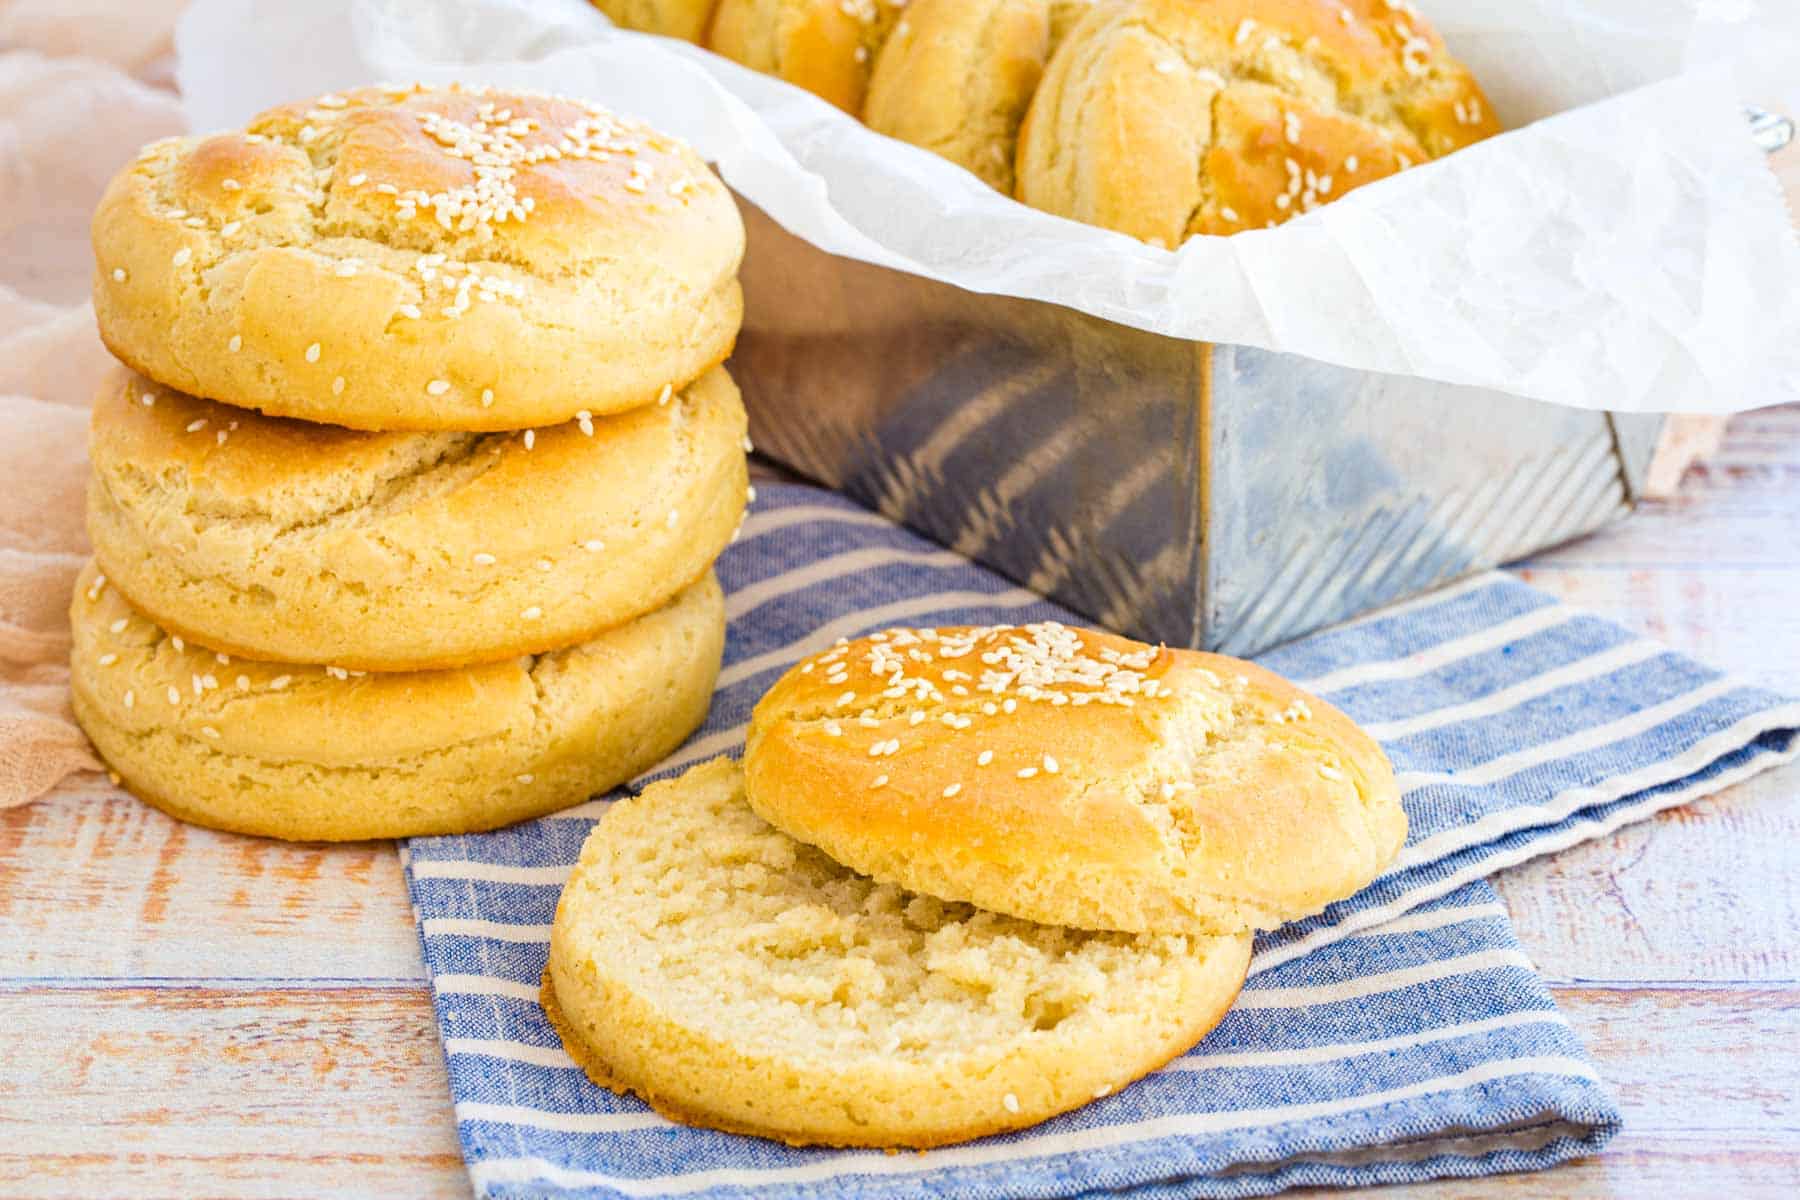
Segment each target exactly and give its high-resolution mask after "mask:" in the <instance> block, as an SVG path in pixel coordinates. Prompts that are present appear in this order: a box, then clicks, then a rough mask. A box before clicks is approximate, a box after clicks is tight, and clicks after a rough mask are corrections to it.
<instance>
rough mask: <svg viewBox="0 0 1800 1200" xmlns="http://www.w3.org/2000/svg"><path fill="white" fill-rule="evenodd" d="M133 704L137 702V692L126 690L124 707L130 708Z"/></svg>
mask: <svg viewBox="0 0 1800 1200" xmlns="http://www.w3.org/2000/svg"><path fill="white" fill-rule="evenodd" d="M135 704H137V693H136V692H133V691H129V690H127V691H126V693H125V707H126V708H131V707H132V706H134V705H135Z"/></svg>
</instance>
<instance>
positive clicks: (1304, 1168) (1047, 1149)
mask: <svg viewBox="0 0 1800 1200" xmlns="http://www.w3.org/2000/svg"><path fill="white" fill-rule="evenodd" d="M718 571H719V576H720V579H721V580H722V581H723V583H724V585H725V589H726V592H727V595H728V601H727V603H728V605H729V610H730V615H731V632H730V638H729V640H728V642H727V647H726V652H725V668H724V673H723V675H722V677H721V679H720V682H719V692H718V695H717V697H716V698H715V700H714V702H713V708H712V713H711V716H710V718H709V720H708V722H707V724H706V726H705V728H704V729H703V730H702V731H701V732H700V733H699V734H697V735H696V736H695V737H694V738H693V739H691V740H690V742H689V743H688V745H687V746H686V747H685V748H684V749H683V750H681V751H680V752H678V753H677V754H676V755H674V756H673V757H672V758H671V759H670V760H668V762H667V763H665V764H664V765H663V766H662V767H660V768H658V770H657V771H655V772H653V773H652V774H651V775H650V776H646V779H648V778H654V777H658V776H661V775H664V774H669V773H673V772H675V771H678V770H680V769H682V768H684V767H686V766H688V765H690V764H692V763H695V762H699V761H701V760H703V759H706V758H709V757H711V756H713V755H717V754H725V753H734V752H736V751H737V749H738V748H739V746H740V744H741V741H742V736H743V723H744V721H745V719H746V718H747V716H748V715H749V712H750V708H751V706H752V704H754V702H755V700H756V698H757V697H758V696H759V695H761V693H762V692H763V690H764V689H765V688H767V687H768V686H769V684H771V683H772V682H773V681H774V680H775V678H776V677H777V676H778V675H779V674H780V673H781V672H782V671H783V670H784V669H786V667H787V666H788V665H789V664H790V663H792V662H793V661H794V660H795V659H797V658H799V657H800V656H802V655H804V654H808V653H811V652H813V651H816V650H819V649H822V648H824V647H826V646H828V645H829V644H830V643H831V642H832V641H833V640H834V639H836V638H838V637H840V636H855V635H858V634H861V633H864V632H867V631H870V630H874V629H878V628H882V627H884V626H888V625H892V624H900V623H912V624H954V623H965V622H976V623H994V622H1003V621H1026V620H1033V619H1041V618H1046V617H1057V618H1061V619H1067V620H1073V618H1071V617H1069V616H1068V614H1066V613H1063V612H1062V611H1060V610H1059V609H1057V608H1056V607H1055V606H1053V605H1051V604H1049V603H1046V602H1045V601H1043V600H1041V599H1039V598H1038V597H1036V596H1034V595H1031V594H1030V593H1027V592H1024V591H1022V590H1020V589H1018V588H1015V587H1012V586H1010V585H1009V584H1007V583H1006V582H1005V581H1003V580H1001V579H999V578H998V577H996V576H994V575H992V574H990V573H988V572H986V571H984V570H982V569H980V568H978V567H974V566H971V565H970V564H969V563H967V562H966V561H964V560H962V559H961V558H959V557H957V556H956V555H953V554H950V553H948V552H946V551H944V550H941V549H938V548H936V547H934V546H932V545H930V544H929V543H927V542H924V541H922V540H920V539H919V538H917V537H915V536H913V535H912V534H910V533H908V532H906V531H904V530H901V529H898V528H896V527H894V526H893V525H891V524H889V523H888V522H886V521H883V520H881V519H880V518H878V517H875V516H872V515H870V514H869V513H867V512H865V511H863V510H861V509H858V508H856V507H854V506H852V505H850V504H849V503H847V502H845V501H843V500H841V499H839V498H837V497H835V496H832V495H831V494H829V493H825V492H820V491H816V490H813V489H810V488H802V487H792V486H770V487H766V488H764V489H763V496H762V499H761V500H760V501H759V503H758V505H757V509H756V511H755V513H754V514H753V515H752V516H751V518H750V519H749V521H748V522H747V523H746V525H745V528H744V532H743V537H742V538H741V539H740V540H739V541H738V542H737V543H736V544H735V545H734V546H733V547H732V548H731V549H730V550H728V551H727V552H726V554H725V555H724V557H723V558H722V559H721V560H720V562H719V567H718ZM1262 661H1263V662H1264V663H1266V664H1267V665H1268V666H1270V667H1271V668H1273V669H1275V670H1277V671H1279V672H1281V673H1283V674H1285V675H1288V676H1290V677H1292V678H1294V679H1297V680H1299V681H1300V682H1302V683H1304V684H1305V685H1306V686H1308V687H1309V688H1311V689H1312V690H1314V691H1316V692H1319V693H1321V694H1323V695H1325V696H1326V697H1328V698H1329V699H1331V700H1332V701H1333V702H1334V703H1336V704H1338V705H1340V706H1342V707H1343V708H1345V709H1346V710H1348V711H1349V712H1350V713H1351V714H1353V715H1354V716H1355V717H1356V718H1357V719H1358V720H1360V721H1362V722H1363V723H1364V724H1366V725H1367V726H1369V727H1370V728H1371V729H1372V730H1373V731H1374V733H1375V734H1376V735H1377V736H1378V737H1379V738H1380V739H1381V740H1382V742H1383V743H1384V744H1385V745H1386V747H1387V749H1388V753H1389V754H1390V755H1391V756H1392V757H1393V760H1394V764H1395V766H1396V768H1397V769H1398V770H1399V772H1400V778H1401V781H1402V785H1403V786H1404V788H1405V793H1406V796H1405V802H1406V808H1407V812H1408V815H1409V816H1410V818H1411V821H1412V829H1411V835H1410V838H1409V841H1408V845H1407V848H1406V850H1405V852H1404V853H1403V855H1402V856H1401V858H1400V861H1399V862H1398V863H1397V864H1396V865H1395V867H1394V869H1393V870H1392V871H1390V872H1389V873H1388V874H1387V875H1385V876H1384V877H1382V878H1381V879H1380V880H1378V881H1377V882H1376V883H1375V884H1374V885H1373V886H1372V887H1370V888H1369V889H1368V890H1367V891H1365V892H1364V893H1363V894H1361V895H1359V896H1357V897H1355V898H1354V899H1351V900H1348V901H1345V902H1343V903H1341V904H1338V905H1334V906H1333V907H1332V908H1331V909H1330V910H1328V911H1327V912H1325V913H1323V914H1321V915H1320V916H1318V917H1315V918H1313V919H1311V920H1308V921H1303V922H1300V923H1299V924H1296V925H1294V926H1291V927H1289V928H1287V929H1283V930H1281V931H1280V932H1278V933H1275V934H1271V935H1269V936H1266V937H1264V938H1262V939H1261V940H1260V942H1259V943H1258V947H1257V953H1256V957H1255V960H1254V962H1253V964H1252V966H1251V975H1250V979H1249V981H1248V983H1247V984H1246V986H1245V989H1244V992H1243V995H1242V996H1241V998H1240V999H1239V1001H1238V1004H1237V1007H1236V1008H1235V1009H1234V1010H1233V1011H1232V1012H1231V1014H1230V1015H1229V1016H1228V1017H1227V1018H1226V1019H1225V1021H1224V1023H1223V1024H1222V1025H1220V1026H1219V1028H1218V1029H1217V1030H1216V1031H1215V1032H1214V1033H1213V1034H1212V1035H1211V1036H1209V1037H1208V1038H1207V1039H1206V1040H1205V1041H1204V1042H1202V1043H1201V1044H1200V1045H1199V1046H1196V1047H1195V1048H1194V1049H1193V1050H1192V1051H1190V1052H1189V1053H1188V1054H1186V1055H1185V1056H1183V1057H1182V1058H1180V1059H1178V1060H1177V1061H1176V1062H1174V1063H1172V1064H1170V1065H1169V1066H1168V1067H1166V1068H1165V1069H1164V1070H1162V1071H1160V1072H1158V1073H1157V1074H1155V1075H1153V1076H1151V1077H1149V1078H1148V1079H1146V1080H1143V1081H1142V1082H1140V1083H1138V1084H1135V1085H1133V1086H1131V1087H1129V1088H1125V1089H1123V1090H1122V1091H1120V1092H1119V1093H1117V1094H1115V1095H1113V1096H1109V1097H1107V1098H1106V1099H1104V1100H1101V1101H1098V1102H1096V1103H1094V1104H1091V1105H1089V1106H1087V1107H1086V1108H1083V1109H1081V1110H1079V1111H1077V1112H1073V1113H1069V1114H1067V1115H1065V1116H1062V1117H1059V1118H1057V1119H1055V1120H1053V1121H1050V1122H1049V1123H1047V1124H1045V1125H1042V1126H1039V1127H1037V1128H1035V1129H1029V1130H1025V1131H1022V1132H1020V1133H1016V1134H1012V1135H1009V1136H1005V1137H997V1138H989V1139H986V1140H984V1141H980V1142H975V1143H971V1144H968V1145H964V1146H958V1147H951V1148H947V1149H943V1150H934V1151H931V1152H929V1153H926V1154H900V1155H889V1154H882V1153H877V1152H863V1151H835V1150H796V1149H790V1148H788V1147H784V1146H779V1145H776V1144H774V1143H771V1142H766V1141H761V1140H759V1139H755V1138H744V1137H735V1136H732V1135H730V1134H723V1133H715V1132H712V1131H709V1130H697V1129H689V1128H686V1127H682V1126H677V1125H671V1124H670V1123H668V1122H666V1121H664V1120H663V1119H662V1118H660V1117H658V1116H656V1115H655V1114H654V1113H651V1112H649V1111H648V1110H647V1109H646V1108H645V1107H644V1106H643V1105H641V1104H639V1103H637V1102H636V1101H635V1100H632V1099H628V1098H621V1097H617V1096H614V1095H613V1094H612V1093H610V1092H606V1091H603V1090H601V1089H599V1088H596V1087H594V1086H593V1085H592V1084H590V1083H589V1082H588V1081H587V1080H586V1079H585V1077H583V1075H582V1074H581V1072H580V1071H579V1070H577V1069H575V1067H574V1066H573V1065H572V1064H571V1063H570V1061H569V1060H568V1058H567V1057H566V1056H565V1055H564V1053H563V1050H562V1047H561V1044H560V1043H559V1042H558V1040H557V1037H556V1035H555V1034H554V1033H553V1032H552V1031H551V1029H550V1028H549V1026H548V1025H547V1024H546V1023H545V1021H544V1019H543V1015H542V1013H541V1012H540V1011H539V1009H538V1004H537V988H538V976H539V974H540V972H541V971H542V969H543V965H544V957H545V952H546V948H547V947H546V943H547V941H548V939H549V933H550V921H551V917H552V914H553V912H554V910H555V905H556V898H557V894H558V892H559V890H560V887H561V884H562V882H563V880H564V878H565V876H566V874H567V872H568V870H569V868H570V866H571V865H572V864H573V863H574V861H575V859H576V856H577V853H578V851H579V849H580V846H581V843H582V839H583V838H584V837H585V836H586V834H587V831H588V829H589V827H590V826H591V824H592V823H593V821H594V819H595V818H596V817H598V816H599V815H600V814H601V812H603V811H604V809H605V805H606V802H605V801H604V800H596V801H592V802H590V803H587V804H584V805H582V806H581V807H579V808H576V809H571V810H569V811H567V812H564V813H561V814H559V815H557V816H554V817H549V818H546V819H544V820H540V821H534V822H531V823H530V824H526V825H521V826H518V827H515V828H513V829H508V830H504V831H501V832H499V833H494V834H486V835H480V836H471V837H447V838H419V839H414V840H413V841H412V842H411V843H409V844H408V846H407V847H406V848H405V850H404V851H403V855H404V857H405V861H406V866H407V878H408V884H409V887H410V888H411V892H412V902H413V906H414V910H415V912H416V914H417V917H418V921H419V932H420V937H421V940H422V942H423V944H424V952H425V962H426V965H427V967H428V968H429V970H430V973H431V978H432V984H433V987H434V989H435V1001H436V1006H437V1016H438V1021H439V1024H440V1026H441V1031H442V1034H443V1039H444V1049H445V1053H446V1055H447V1057H448V1060H449V1067H450V1080H451V1089H452V1092H453V1094H454V1099H455V1104H456V1116H457V1121H458V1126H459V1129H460V1131H461V1135H462V1142H463V1153H464V1156H465V1157H466V1159H467V1161H468V1166H469V1174H470V1177H471V1178H472V1180H473V1182H474V1185H475V1191H476V1193H477V1194H478V1195H482V1196H493V1197H528V1196H570V1195H580V1196H595V1197H640V1196H705V1197H715V1196H717V1197H725V1196H731V1197H740V1196H742V1197H749V1196H755V1197H822V1196H834V1197H836V1196H844V1197H889V1196H932V1197H983V1198H991V1200H1000V1198H1006V1197H1019V1198H1022V1200H1023V1198H1034V1200H1047V1198H1052V1197H1074V1196H1090V1195H1092V1194H1094V1193H1098V1192H1105V1191H1128V1192H1130V1193H1132V1195H1133V1196H1143V1197H1193V1196H1252V1195H1264V1194H1267V1193H1270V1192H1275V1191H1279V1190H1281V1189H1282V1188H1286V1187H1292V1186H1296V1185H1300V1184H1357V1183H1374V1182H1403V1181H1410V1180H1418V1179H1423V1178H1430V1177H1434V1176H1442V1175H1485V1174H1490V1173H1494V1172H1499V1171H1514V1170H1525V1169H1530V1168H1534V1167H1542V1166H1547V1165H1549V1164H1552V1163H1555V1162H1558V1161H1561V1160H1562V1159H1564V1158H1568V1157H1571V1156H1574V1155H1580V1154H1587V1153H1592V1152H1593V1151H1595V1150H1597V1149H1598V1148H1599V1147H1601V1146H1602V1145H1604V1144H1605V1142H1606V1141H1607V1139H1608V1138H1609V1137H1610V1136H1611V1135H1612V1134H1613V1132H1614V1131H1615V1130H1616V1129H1617V1128H1618V1123H1619V1116H1618V1112H1617V1109H1616V1108H1615V1107H1614V1105H1613V1103H1612V1101H1611V1099H1610V1098H1609V1097H1608V1095H1607V1093H1606V1090H1605V1089H1604V1087H1603V1086H1602V1085H1601V1083H1600V1081H1599V1080H1598V1079H1597V1078H1596V1077H1595V1073H1594V1069H1593V1067H1592V1065H1591V1063H1590V1062H1589V1061H1588V1059H1587V1057H1586V1055H1585V1053H1584V1052H1583V1050H1582V1048H1581V1045H1580V1043H1579V1042H1578V1040H1577V1039H1576V1037H1575V1036H1574V1034H1573V1033H1572V1032H1571V1030H1570V1029H1569V1027H1568V1025H1567V1024H1565V1023H1564V1021H1563V1019H1562V1017H1561V1016H1560V1015H1559V1014H1558V1013H1557V1011H1556V1007H1555V1004H1554V1002H1553V1001H1552V999H1551V997H1550V994H1549V992H1548V990H1547V989H1546V987H1545V986H1544V984H1543V982H1542V980H1540V979H1539V978H1538V976H1537V974H1536V972H1535V971H1534V970H1533V969H1532V966H1531V963H1530V961H1529V960H1528V959H1527V958H1526V956H1525V955H1524V953H1523V952H1522V951H1521V950H1520V948H1519V945H1518V942H1517V941H1516V940H1515V939H1514V937H1513V933H1512V929H1511V925H1510V923H1509V921H1508V919H1507V914H1506V910H1505V908H1504V906H1503V905H1502V904H1501V903H1500V901H1499V899H1498V897H1497V896H1496V894H1495V893H1494V891H1493V890H1492V888H1491V887H1489V885H1488V884H1487V883H1486V882H1484V876H1486V875H1488V874H1489V873H1491V872H1493V871H1495V870H1497V869H1499V868H1501V867H1505V866H1509V865H1511V864H1513V863H1517V862H1521V861H1523V860H1525V859H1527V858H1530V857H1532V856H1534V855H1538V854H1544V853H1548V852H1551V851H1554V850H1558V849H1560V848H1562V847H1564V846H1568V845H1571V844H1573V843H1575V842H1578V841H1581V840H1583V839H1585V838H1590V837H1597V836H1600V835H1601V834H1604V833H1606V832H1608V831H1609V830H1612V829H1614V828H1617V827H1618V826H1619V825H1621V824H1624V823H1625V822H1627V821H1633V820H1637V819H1640V818H1642V817H1645V816H1647V815H1649V814H1650V813H1652V812H1654V811H1656V810H1658V809H1660V808H1664V807H1668V806H1670V805H1675V804H1681V803H1684V802H1686V801H1689V800H1692V799H1694V798H1695V797H1697V796H1701V795H1704V794H1706V793H1708V792H1710V791H1714V790H1716V789H1718V788H1721V787H1723V786H1725V785H1726V784H1728V783H1731V782H1733V781H1735V780H1738V779H1742V778H1744V777H1745V776H1747V775H1749V774H1752V773H1754V772H1756V771H1760V770H1763V769H1765V768H1767V767H1769V766H1771V765H1773V764H1774V763H1776V762H1778V761H1781V760H1782V759H1784V758H1787V757H1789V756H1791V755H1793V754H1794V753H1795V750H1796V748H1797V746H1796V743H1797V740H1800V739H1797V736H1796V729H1797V727H1800V706H1797V705H1795V704H1794V703H1792V702H1789V701H1786V700H1784V699H1782V698H1781V697H1779V696H1775V695H1772V694H1770V693H1768V692H1765V691H1761V690H1759V689H1756V688H1753V687H1748V686H1745V685H1743V684H1740V683H1737V682H1735V681H1733V680H1731V679H1729V678H1725V677H1722V676H1721V675H1720V674H1719V673H1718V672H1716V671H1713V670H1710V669H1708V668H1706V667H1703V666H1700V665H1698V664H1696V663H1694V662H1692V661H1690V660H1688V659H1685V658H1683V657H1681V656H1680V655H1677V654H1674V653H1671V652H1670V651H1668V650H1666V649H1664V648H1662V647H1661V646H1658V645H1656V644H1655V643H1653V642H1649V641H1646V640H1644V639H1642V638H1638V637H1636V636H1634V635H1632V634H1629V633H1627V632H1626V631H1624V630H1622V629H1620V628H1618V627H1617V626H1614V625H1611V624H1608V623H1607V622H1605V621H1602V620H1599V619H1597V618H1595V617H1593V616H1590V615H1586V614H1584V613H1581V612H1579V611H1576V610H1574V609H1570V608H1568V607H1566V606H1564V605H1562V604H1559V603H1557V602H1556V601H1554V600H1553V599H1551V598H1550V597H1548V596H1545V595H1544V594H1542V593H1540V592H1537V591H1534V590H1533V589H1531V588H1529V587H1526V586H1525V585H1523V584H1521V583H1519V582H1517V581H1516V580H1513V579H1510V578H1508V577H1506V576H1504V575H1499V574H1490V575H1485V576H1481V577H1479V578H1476V579H1473V580H1471V581H1468V582H1466V583H1463V584H1460V585H1458V586H1455V587H1452V588H1449V589H1447V590H1445V591H1441V592H1439V593H1437V594H1435V595H1432V596H1429V597H1426V598H1424V599H1422V600H1418V601H1414V602H1412V603H1410V604H1407V605H1404V606H1402V607H1400V608H1396V609H1390V610H1388V611H1386V612H1384V613H1381V614H1377V615H1376V616H1374V617H1372V618H1368V619H1365V620H1363V621H1361V622H1358V623H1356V624H1354V625H1350V626H1345V627H1341V628H1338V629H1335V630H1331V631H1327V632H1324V633H1320V634H1316V635H1314V636H1312V637H1309V638H1307V639H1305V640H1303V641H1301V642H1297V643H1294V644H1291V645H1288V646H1285V647H1283V648H1281V649H1279V650H1277V651H1274V652H1272V653H1270V654H1268V655H1266V656H1265V657H1264V658H1263V660H1262ZM638 782H639V783H642V782H644V781H643V780H639V781H638Z"/></svg>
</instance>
